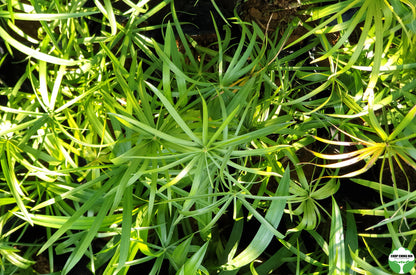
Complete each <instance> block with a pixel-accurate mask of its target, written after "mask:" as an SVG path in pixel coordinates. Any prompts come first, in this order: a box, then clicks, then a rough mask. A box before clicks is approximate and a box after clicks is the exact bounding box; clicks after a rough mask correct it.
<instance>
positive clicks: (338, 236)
mask: <svg viewBox="0 0 416 275" xmlns="http://www.w3.org/2000/svg"><path fill="white" fill-rule="evenodd" d="M329 270H330V274H345V273H346V272H347V266H346V262H345V244H344V229H343V224H342V218H341V212H340V211H339V207H338V205H337V203H336V201H335V199H334V198H332V216H331V231H330V234H329Z"/></svg>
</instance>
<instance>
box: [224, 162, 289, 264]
mask: <svg viewBox="0 0 416 275" xmlns="http://www.w3.org/2000/svg"><path fill="white" fill-rule="evenodd" d="M289 182H290V169H289V167H287V168H286V169H285V172H284V174H283V177H282V179H281V180H280V182H279V186H278V188H277V190H276V193H275V196H287V195H289ZM285 205H286V200H275V201H272V203H271V204H270V207H269V209H268V211H267V213H266V217H265V220H266V223H267V226H266V225H265V224H264V222H263V221H261V220H259V221H260V222H261V225H260V228H259V230H258V231H257V233H256V235H255V236H254V238H253V240H252V241H251V242H250V244H249V245H248V247H246V249H244V251H242V252H241V253H240V254H239V255H237V257H235V258H234V259H232V260H230V261H228V262H227V263H226V264H225V265H223V268H224V269H226V270H233V269H237V268H240V267H242V266H245V265H247V264H250V263H251V262H253V261H254V260H256V259H257V258H258V257H259V256H260V255H261V253H263V251H264V250H265V249H266V248H267V246H268V245H269V243H270V241H271V240H272V238H273V237H274V234H273V233H272V231H270V229H269V228H268V227H269V226H272V227H273V228H276V227H277V226H278V225H279V223H280V220H281V218H282V216H283V213H284V208H285Z"/></svg>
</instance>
